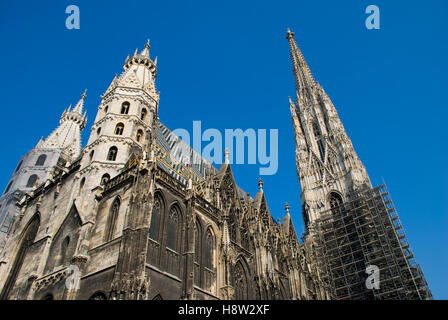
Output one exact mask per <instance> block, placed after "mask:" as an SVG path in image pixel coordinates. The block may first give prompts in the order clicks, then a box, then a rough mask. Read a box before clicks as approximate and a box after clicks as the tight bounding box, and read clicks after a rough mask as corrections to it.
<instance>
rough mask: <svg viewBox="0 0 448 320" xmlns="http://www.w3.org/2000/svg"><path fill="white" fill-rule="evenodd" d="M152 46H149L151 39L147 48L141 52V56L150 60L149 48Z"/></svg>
mask: <svg viewBox="0 0 448 320" xmlns="http://www.w3.org/2000/svg"><path fill="white" fill-rule="evenodd" d="M150 47H151V45H150V44H149V39H148V40H147V41H146V44H145V47H144V48H143V50H142V52H140V55H141V56H143V57H146V58H149V48H150Z"/></svg>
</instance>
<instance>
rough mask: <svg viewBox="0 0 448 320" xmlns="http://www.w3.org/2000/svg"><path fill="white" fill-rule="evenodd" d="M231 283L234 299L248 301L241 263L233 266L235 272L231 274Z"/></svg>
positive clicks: (244, 274) (245, 278)
mask: <svg viewBox="0 0 448 320" xmlns="http://www.w3.org/2000/svg"><path fill="white" fill-rule="evenodd" d="M233 281H234V288H235V299H236V300H247V299H248V283H247V276H246V272H245V270H244V268H243V265H242V264H241V262H238V263H237V264H236V266H235V270H234V273H233Z"/></svg>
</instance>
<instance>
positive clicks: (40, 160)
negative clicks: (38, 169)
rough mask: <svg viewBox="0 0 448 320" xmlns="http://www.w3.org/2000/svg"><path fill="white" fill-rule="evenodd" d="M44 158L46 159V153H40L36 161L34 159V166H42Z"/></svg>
mask: <svg viewBox="0 0 448 320" xmlns="http://www.w3.org/2000/svg"><path fill="white" fill-rule="evenodd" d="M45 160H47V155H46V154H41V155H40V156H39V158H37V161H36V164H35V165H36V166H43V165H44V163H45Z"/></svg>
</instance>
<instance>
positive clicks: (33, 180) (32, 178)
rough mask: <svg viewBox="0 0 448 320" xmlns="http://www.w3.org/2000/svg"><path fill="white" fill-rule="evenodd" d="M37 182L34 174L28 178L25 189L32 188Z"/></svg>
mask: <svg viewBox="0 0 448 320" xmlns="http://www.w3.org/2000/svg"><path fill="white" fill-rule="evenodd" d="M36 181H37V175H36V174H32V175H31V176H30V177H29V178H28V182H27V183H26V187H27V188H32V187H33V186H34V184H35V183H36Z"/></svg>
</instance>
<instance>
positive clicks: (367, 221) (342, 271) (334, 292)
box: [312, 184, 432, 300]
mask: <svg viewBox="0 0 448 320" xmlns="http://www.w3.org/2000/svg"><path fill="white" fill-rule="evenodd" d="M353 198H354V199H353V200H352V201H348V202H346V203H343V204H342V205H341V206H339V207H336V208H332V209H330V210H328V211H327V212H325V213H324V214H323V215H322V216H321V218H320V219H318V220H317V221H316V223H315V224H314V225H313V227H312V228H313V232H312V233H313V240H314V252H315V256H316V262H315V263H316V266H317V270H318V272H319V276H320V279H321V281H322V283H323V285H324V286H325V287H327V289H328V291H329V293H330V296H331V298H332V299H338V300H345V299H350V300H356V299H382V300H384V299H389V300H390V299H399V300H415V299H417V300H423V299H432V295H431V292H430V290H429V288H428V285H427V283H426V280H425V278H424V276H423V273H422V270H421V268H420V266H419V265H418V264H417V263H416V261H415V258H414V255H413V254H412V251H411V249H410V247H409V243H408V241H407V239H406V235H405V233H404V230H403V228H402V225H401V222H400V219H399V217H398V214H397V211H396V210H395V207H394V205H393V203H392V200H391V198H390V196H389V192H388V190H387V187H386V185H384V184H383V185H381V186H379V187H377V188H374V189H372V188H370V189H368V190H364V191H362V192H359V193H358V194H357V195H356V196H355V197H353ZM368 266H376V267H378V269H379V279H380V282H379V289H368V288H367V286H366V279H367V277H369V274H367V273H366V268H367V267H368Z"/></svg>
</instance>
